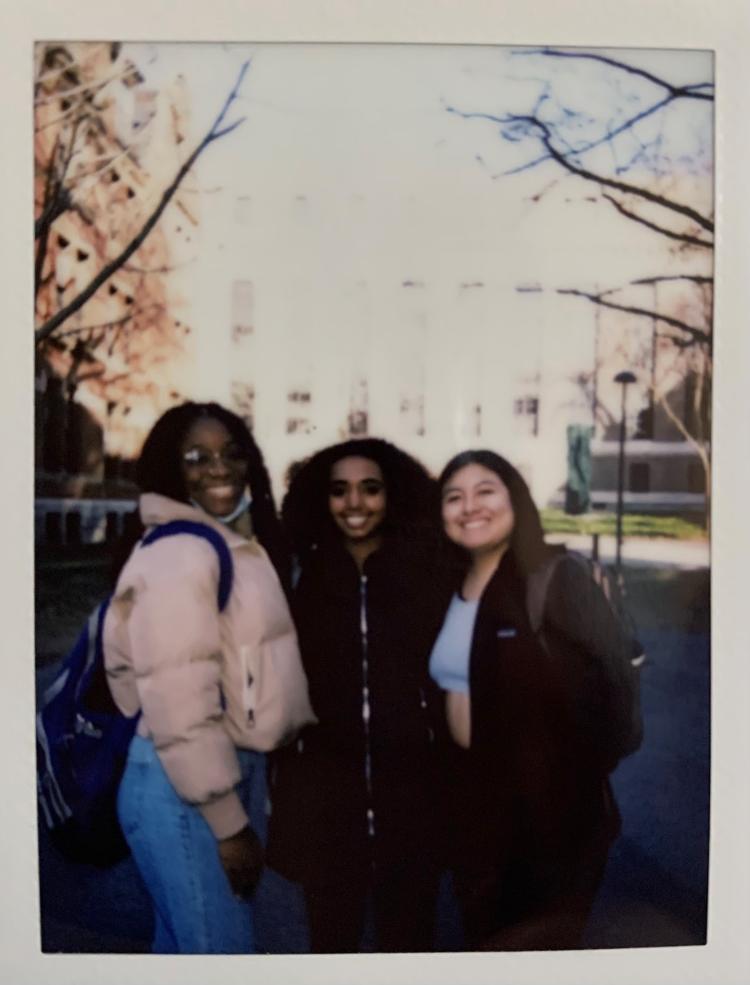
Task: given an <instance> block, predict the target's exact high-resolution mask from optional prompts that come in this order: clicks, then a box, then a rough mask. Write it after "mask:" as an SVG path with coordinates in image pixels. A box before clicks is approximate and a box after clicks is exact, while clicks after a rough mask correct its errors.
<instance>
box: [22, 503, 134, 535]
mask: <svg viewBox="0 0 750 985" xmlns="http://www.w3.org/2000/svg"><path fill="white" fill-rule="evenodd" d="M137 506H138V503H137V501H136V500H134V499H62V498H40V499H37V500H35V502H34V541H35V543H37V544H105V543H111V542H112V541H115V540H117V539H118V538H119V537H121V536H122V534H123V531H124V525H125V517H126V516H127V515H128V514H129V513H133V512H134V511H135V509H136V508H137Z"/></svg>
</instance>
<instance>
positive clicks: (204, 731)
mask: <svg viewBox="0 0 750 985" xmlns="http://www.w3.org/2000/svg"><path fill="white" fill-rule="evenodd" d="M140 513H141V519H142V521H143V523H144V525H145V526H146V527H151V526H154V525H157V524H161V523H167V522H169V521H170V520H179V519H187V520H197V521H199V522H201V523H205V524H208V525H209V526H211V527H213V528H214V529H215V530H217V531H218V532H219V533H220V534H221V535H222V537H223V538H224V540H225V541H226V543H227V546H228V547H229V549H230V551H231V555H232V561H233V567H234V581H233V587H232V593H231V595H230V598H229V602H228V604H227V606H226V608H225V610H224V612H223V613H222V614H221V615H220V614H219V611H218V606H217V586H218V579H219V562H218V558H217V555H216V551H215V550H214V548H213V547H212V546H211V544H209V543H208V542H207V541H205V540H204V539H203V538H200V537H196V536H193V535H190V534H184V535H177V536H173V537H165V538H163V539H161V540H158V541H156V542H154V543H152V544H150V545H149V546H148V547H145V548H140V547H136V548H135V550H134V551H133V553H132V554H131V556H130V558H129V560H128V562H127V563H126V565H125V567H124V568H123V570H122V573H121V574H120V578H119V580H118V583H117V587H116V589H115V593H114V595H113V598H112V601H111V603H110V606H109V610H108V612H107V617H106V620H105V624H104V638H103V643H104V661H105V666H106V669H107V676H108V679H109V683H110V688H111V691H112V695H113V697H114V700H115V702H116V703H117V705H118V707H119V708H120V710H121V711H122V712H123V713H124V714H126V715H133V714H135V713H136V712H137V711H139V710H140V711H141V712H142V715H141V718H140V721H139V723H138V734H139V735H142V736H145V737H150V738H151V739H152V740H153V742H154V745H155V747H156V749H157V751H158V753H159V756H160V758H161V761H162V763H163V765H164V769H165V770H166V772H167V775H168V776H169V779H170V781H171V782H172V785H173V786H174V788H175V790H176V791H177V793H178V794H179V795H180V796H181V797H182V798H183V799H184V800H185V801H187V802H188V803H190V804H193V805H195V806H196V807H198V808H199V809H200V811H201V813H202V814H203V816H204V817H205V819H206V821H207V822H208V824H209V825H210V827H211V829H212V831H213V832H214V834H215V835H216V837H217V838H226V837H229V836H230V835H232V834H235V833H236V832H237V831H239V830H240V829H241V828H242V827H244V825H245V824H246V823H247V820H248V819H247V816H246V814H245V811H244V808H243V807H242V804H241V802H240V799H239V797H238V796H237V794H236V793H235V790H234V787H235V784H236V783H237V782H238V781H239V779H240V773H239V766H238V762H237V755H236V753H235V747H236V746H239V747H243V748H251V749H261V750H264V749H266V748H269V747H270V746H269V745H264V741H263V737H262V735H261V736H259V734H258V731H257V729H256V728H255V726H254V724H253V716H252V715H249V714H248V710H249V709H252V708H253V707H254V702H255V697H256V696H255V695H254V694H253V689H254V688H256V687H257V683H258V682H257V677H258V674H257V668H258V666H259V658H260V657H261V656H265V657H272V659H273V660H274V661H275V662H279V663H280V664H281V665H282V666H288V667H291V668H292V671H293V673H294V674H298V675H302V676H301V680H300V679H299V676H298V679H296V680H295V681H293V684H294V691H295V699H294V700H295V704H296V707H295V716H296V719H297V720H298V721H297V724H298V725H302V724H305V723H306V722H309V721H314V716H313V714H312V710H311V708H310V704H309V699H308V695H307V684H306V681H305V680H304V675H303V674H302V671H301V663H300V661H299V651H298V647H297V636H296V633H295V630H294V626H293V624H292V618H291V615H290V613H289V609H288V606H287V603H286V599H285V597H284V593H283V591H282V588H281V584H280V582H279V579H278V576H277V574H276V571H275V569H274V567H273V565H272V564H271V562H270V560H269V559H268V556H267V554H266V552H265V551H264V550H263V548H262V547H261V546H260V544H259V543H258V542H257V540H256V539H255V538H253V539H251V540H246V539H245V538H244V537H242V536H240V535H239V534H237V533H235V532H234V531H232V530H230V529H229V528H227V527H225V526H224V525H222V524H221V523H219V522H218V521H216V520H214V519H213V518H211V517H210V516H208V514H206V513H204V512H203V511H202V510H199V509H195V508H193V507H192V506H188V505H187V504H185V503H179V502H176V501H174V500H171V499H168V498H166V497H164V496H159V495H156V494H154V493H147V494H145V495H143V496H142V497H141V500H140ZM269 648H271V651H270V652H269ZM297 667H299V671H297V670H296V668H297ZM222 694H223V697H224V707H222ZM272 744H273V743H272Z"/></svg>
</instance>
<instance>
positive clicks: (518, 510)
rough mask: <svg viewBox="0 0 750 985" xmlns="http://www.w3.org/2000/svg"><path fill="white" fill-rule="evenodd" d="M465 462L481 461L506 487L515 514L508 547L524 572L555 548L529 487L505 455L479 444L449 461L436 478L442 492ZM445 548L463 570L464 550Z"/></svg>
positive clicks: (535, 566) (464, 563) (467, 463)
mask: <svg viewBox="0 0 750 985" xmlns="http://www.w3.org/2000/svg"><path fill="white" fill-rule="evenodd" d="M467 465H482V466H484V468H486V469H489V470H490V471H491V472H494V473H495V475H496V476H498V477H499V479H500V480H501V481H502V483H503V485H504V486H505V487H506V489H507V490H508V493H509V495H510V501H511V505H512V506H513V516H514V524H513V532H512V534H511V538H510V545H509V550H510V552H511V553H512V554H513V555H514V557H515V560H516V563H517V565H518V568H519V570H520V572H521V573H522V574H523V575H527V574H528V573H529V572H530V571H533V570H534V569H535V568H537V567H538V566H539V565H540V564H541V563H542V561H544V559H545V558H547V557H548V556H549V555H550V554H551V553H554V551H555V548H553V547H550V546H549V545H548V544H545V542H544V530H543V528H542V521H541V519H540V517H539V510H538V509H537V508H536V504H535V503H534V500H533V499H532V498H531V492H530V491H529V487H528V486H527V485H526V482H525V480H524V478H523V476H522V475H521V473H520V472H519V471H518V469H517V468H516V467H515V466H514V465H511V464H510V462H509V461H508V460H507V459H505V458H503V457H502V456H501V455H498V454H496V452H494V451H489V450H487V449H483V448H482V449H470V450H469V451H462V452H460V453H459V454H458V455H455V456H454V457H453V458H452V459H451V460H450V461H449V462H448V464H447V465H446V466H445V468H444V469H443V471H442V472H441V473H440V476H439V478H438V486H439V488H440V493H441V494H442V491H443V489H444V488H445V486H446V485H447V483H448V482H449V480H450V479H451V478H452V476H454V475H455V474H456V472H458V471H459V470H460V469H462V468H464V467H465V466H467ZM446 539H447V538H446ZM447 549H448V551H449V553H452V554H453V557H454V562H455V564H456V566H457V567H458V568H459V569H464V570H465V569H466V567H468V564H469V557H468V554H467V553H466V551H464V550H463V549H462V548H460V547H458V546H456V545H455V544H452V543H450V544H448V546H447Z"/></svg>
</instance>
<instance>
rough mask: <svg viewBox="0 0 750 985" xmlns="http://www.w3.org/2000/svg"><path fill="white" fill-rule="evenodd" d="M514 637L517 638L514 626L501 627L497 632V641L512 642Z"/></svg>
mask: <svg viewBox="0 0 750 985" xmlns="http://www.w3.org/2000/svg"><path fill="white" fill-rule="evenodd" d="M516 636H518V632H517V631H516V627H515V626H501V627H500V629H498V631H497V638H498V639H499V640H512V639H513V638H514V637H516Z"/></svg>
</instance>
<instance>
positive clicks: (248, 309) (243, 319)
mask: <svg viewBox="0 0 750 985" xmlns="http://www.w3.org/2000/svg"><path fill="white" fill-rule="evenodd" d="M252 331H253V282H252V281H250V280H236V281H235V282H234V283H233V284H232V339H233V341H235V342H238V341H239V340H240V339H241V338H243V337H244V336H245V335H251V334H252Z"/></svg>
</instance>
